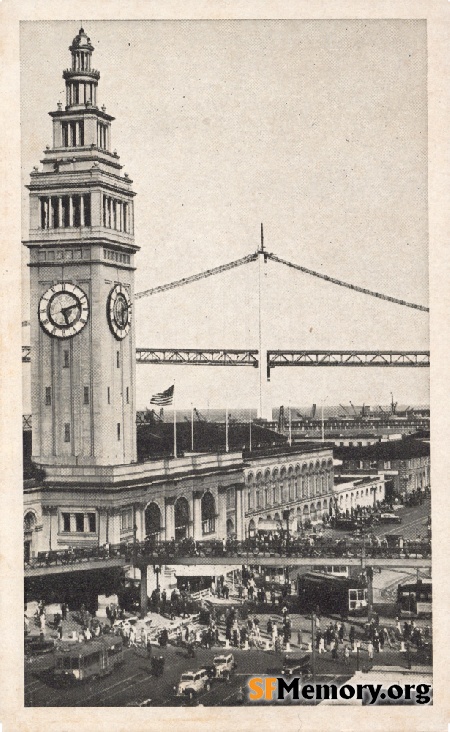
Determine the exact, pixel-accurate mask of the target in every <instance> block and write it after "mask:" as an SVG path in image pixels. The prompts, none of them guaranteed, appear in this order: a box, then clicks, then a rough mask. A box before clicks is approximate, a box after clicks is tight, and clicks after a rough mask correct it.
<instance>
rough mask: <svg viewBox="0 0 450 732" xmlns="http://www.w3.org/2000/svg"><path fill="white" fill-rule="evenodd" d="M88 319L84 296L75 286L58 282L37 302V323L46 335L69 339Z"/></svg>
mask: <svg viewBox="0 0 450 732" xmlns="http://www.w3.org/2000/svg"><path fill="white" fill-rule="evenodd" d="M88 317H89V302H88V299H87V297H86V294H85V293H84V292H83V290H82V289H81V288H80V287H78V286H77V285H72V284H70V282H59V283H58V284H56V285H52V287H50V288H49V289H48V290H47V291H46V292H44V294H43V295H42V297H41V299H40V301H39V322H40V324H41V326H42V328H43V329H44V331H45V332H46V333H48V335H51V336H54V337H55V338H71V337H72V336H74V335H76V334H77V333H79V332H80V330H82V329H83V328H84V326H85V325H86V323H87V320H88Z"/></svg>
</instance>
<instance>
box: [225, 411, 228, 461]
mask: <svg viewBox="0 0 450 732" xmlns="http://www.w3.org/2000/svg"><path fill="white" fill-rule="evenodd" d="M225 452H228V400H227V404H226V407H225Z"/></svg>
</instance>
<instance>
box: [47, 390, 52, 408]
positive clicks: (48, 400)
mask: <svg viewBox="0 0 450 732" xmlns="http://www.w3.org/2000/svg"><path fill="white" fill-rule="evenodd" d="M51 403H52V387H51V386H46V387H45V405H46V406H47V407H49V406H50V404H51Z"/></svg>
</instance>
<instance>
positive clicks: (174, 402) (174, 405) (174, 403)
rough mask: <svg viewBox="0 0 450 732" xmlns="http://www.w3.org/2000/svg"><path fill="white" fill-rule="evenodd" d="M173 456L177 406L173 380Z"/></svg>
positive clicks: (174, 453) (175, 443) (175, 445)
mask: <svg viewBox="0 0 450 732" xmlns="http://www.w3.org/2000/svg"><path fill="white" fill-rule="evenodd" d="M173 456H174V457H175V458H176V457H178V455H177V407H176V401H175V381H174V382H173Z"/></svg>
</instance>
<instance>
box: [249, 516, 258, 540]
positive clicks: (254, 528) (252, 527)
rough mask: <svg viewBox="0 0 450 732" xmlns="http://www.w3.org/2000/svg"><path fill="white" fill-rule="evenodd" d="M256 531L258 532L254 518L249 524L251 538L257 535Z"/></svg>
mask: <svg viewBox="0 0 450 732" xmlns="http://www.w3.org/2000/svg"><path fill="white" fill-rule="evenodd" d="M255 532H256V524H255V522H254V521H253V519H251V520H250V522H249V525H248V535H249V537H250V538H251V539H252V538H253V537H254V536H255Z"/></svg>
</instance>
